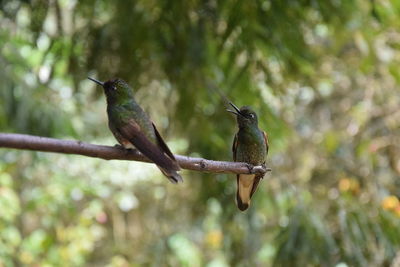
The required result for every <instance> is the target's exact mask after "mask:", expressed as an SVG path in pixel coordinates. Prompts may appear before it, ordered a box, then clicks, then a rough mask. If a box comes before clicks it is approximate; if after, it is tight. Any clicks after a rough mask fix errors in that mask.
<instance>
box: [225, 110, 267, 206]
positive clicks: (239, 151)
mask: <svg viewBox="0 0 400 267" xmlns="http://www.w3.org/2000/svg"><path fill="white" fill-rule="evenodd" d="M229 104H230V105H231V106H232V107H233V109H234V110H229V109H228V110H227V111H229V112H231V113H233V114H235V115H236V119H237V123H238V126H239V131H238V132H237V133H236V135H235V138H234V140H233V145H232V152H233V160H234V161H237V162H246V163H249V164H251V165H253V166H257V165H262V164H264V163H265V158H266V157H267V154H268V138H267V134H266V133H265V132H264V131H262V130H260V129H259V128H258V119H257V114H256V113H255V112H254V111H253V110H252V109H251V108H250V107H248V106H243V107H241V108H240V109H239V108H238V107H236V106H235V105H234V104H233V103H232V102H229ZM263 177H264V174H238V175H237V178H236V180H237V192H236V202H237V206H238V208H239V209H240V210H241V211H244V210H246V209H248V208H249V206H250V199H251V197H252V196H253V194H254V192H255V191H256V189H257V186H258V184H259V182H260V180H261V179H262V178H263Z"/></svg>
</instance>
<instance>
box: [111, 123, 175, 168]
mask: <svg viewBox="0 0 400 267" xmlns="http://www.w3.org/2000/svg"><path fill="white" fill-rule="evenodd" d="M118 131H119V132H120V133H121V135H122V136H123V137H124V138H126V139H128V140H129V141H130V142H131V143H132V144H133V145H134V146H135V147H136V148H137V149H138V150H139V151H140V152H142V153H143V154H144V155H145V156H146V157H147V158H149V159H150V160H152V161H153V162H154V163H155V164H157V165H158V166H159V167H161V168H163V169H166V170H174V171H178V170H179V166H178V164H177V163H176V162H175V161H174V160H172V159H170V158H169V157H167V155H166V154H164V152H163V151H162V150H161V149H160V148H159V147H158V146H157V145H156V144H154V143H152V142H151V141H150V140H149V139H148V138H147V137H146V136H145V135H144V133H143V132H142V131H141V128H140V125H139V124H137V123H136V122H135V121H134V120H129V121H128V123H126V124H125V125H124V126H122V127H120V128H118Z"/></svg>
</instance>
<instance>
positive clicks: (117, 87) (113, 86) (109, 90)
mask: <svg viewBox="0 0 400 267" xmlns="http://www.w3.org/2000/svg"><path fill="white" fill-rule="evenodd" d="M88 79H89V80H91V81H93V82H95V83H97V84H98V85H101V86H102V87H103V89H104V93H105V94H106V97H107V100H108V101H118V100H119V99H123V98H126V97H128V98H131V97H132V89H131V88H130V87H129V85H128V84H127V83H126V82H125V81H124V80H122V79H114V80H109V81H106V82H101V81H99V80H96V79H93V78H90V77H88Z"/></svg>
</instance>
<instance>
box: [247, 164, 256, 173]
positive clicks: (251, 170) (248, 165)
mask: <svg viewBox="0 0 400 267" xmlns="http://www.w3.org/2000/svg"><path fill="white" fill-rule="evenodd" d="M246 167H247V169H248V170H249V173H251V174H253V169H254V166H253V165H251V164H249V163H246Z"/></svg>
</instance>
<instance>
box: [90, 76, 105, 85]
mask: <svg viewBox="0 0 400 267" xmlns="http://www.w3.org/2000/svg"><path fill="white" fill-rule="evenodd" d="M88 79H89V80H91V81H93V82H95V83H97V84H98V85H101V86H103V85H104V83H103V82H100V81H99V80H96V79H93V78H90V77H88Z"/></svg>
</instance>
